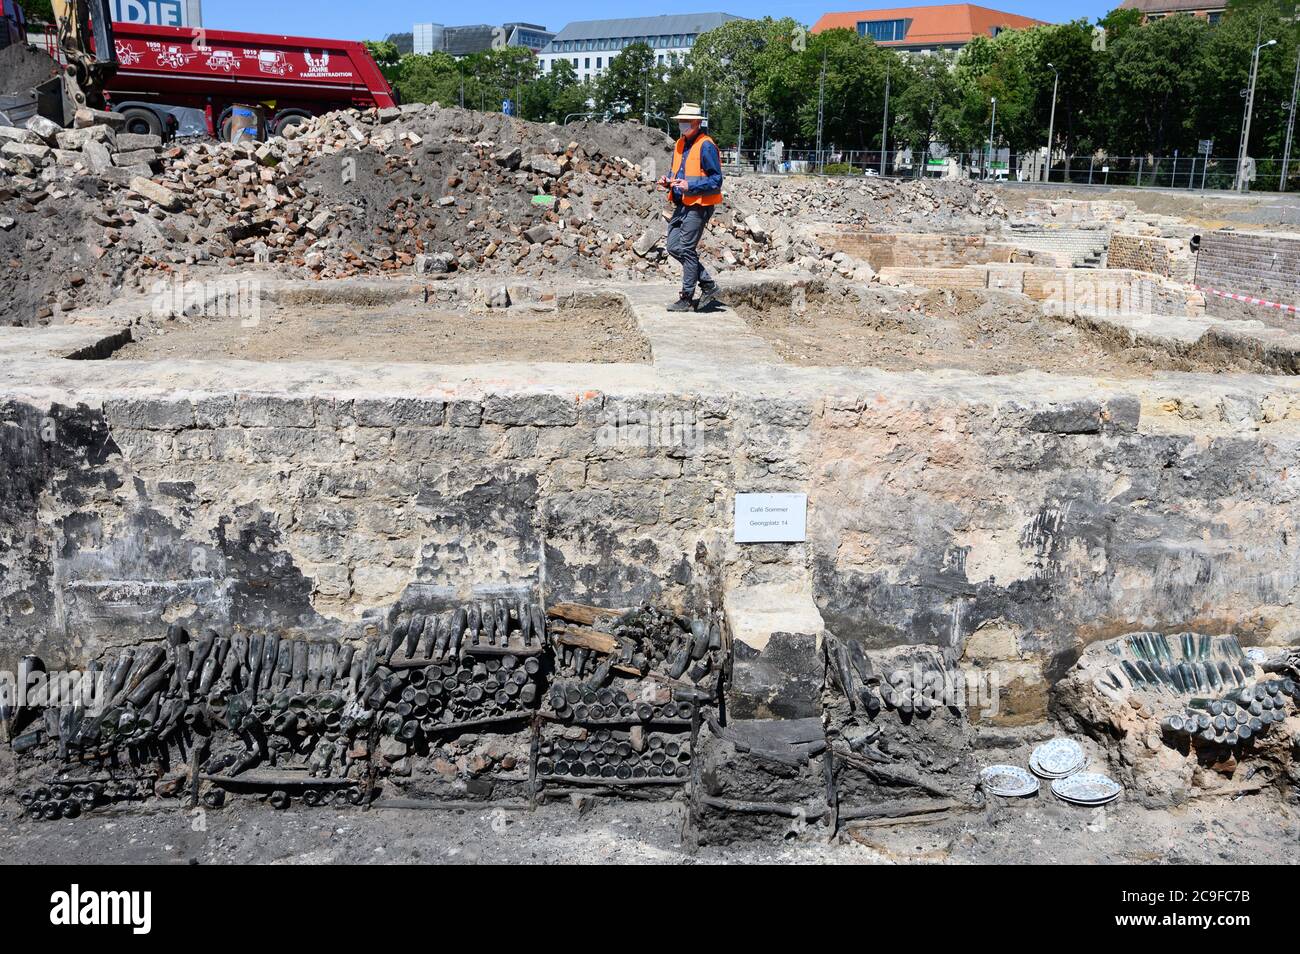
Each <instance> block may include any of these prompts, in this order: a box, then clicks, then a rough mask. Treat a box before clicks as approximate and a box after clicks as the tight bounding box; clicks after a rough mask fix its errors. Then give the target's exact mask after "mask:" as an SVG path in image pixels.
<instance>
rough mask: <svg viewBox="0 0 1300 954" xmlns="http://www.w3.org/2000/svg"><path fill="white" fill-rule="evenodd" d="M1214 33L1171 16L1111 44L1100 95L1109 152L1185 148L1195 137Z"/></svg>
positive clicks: (1191, 19) (1202, 22) (1195, 21)
mask: <svg viewBox="0 0 1300 954" xmlns="http://www.w3.org/2000/svg"><path fill="white" fill-rule="evenodd" d="M1210 29H1211V27H1210V26H1209V25H1208V24H1207V23H1206V21H1205V20H1203V19H1201V18H1199V17H1191V16H1169V17H1162V18H1161V19H1158V20H1154V21H1152V22H1150V23H1147V24H1145V25H1144V26H1142V27H1141V28H1140V29H1130V30H1128V31H1127V32H1124V33H1122V34H1121V35H1120V36H1119V37H1117V38H1116V39H1115V40H1114V41H1112V42H1108V43H1107V57H1108V63H1107V69H1106V71H1105V73H1104V74H1103V78H1102V82H1101V96H1102V98H1103V100H1104V101H1105V102H1106V104H1107V106H1108V109H1107V117H1106V118H1107V122H1108V125H1109V127H1110V135H1109V137H1108V140H1107V142H1106V144H1105V145H1106V147H1107V148H1108V149H1110V150H1113V151H1115V152H1117V153H1118V154H1120V155H1130V156H1132V155H1145V154H1147V153H1152V154H1154V155H1156V156H1162V155H1165V154H1166V151H1167V150H1168V151H1172V150H1173V149H1179V148H1181V149H1183V150H1186V149H1187V146H1188V144H1189V142H1191V141H1192V140H1193V139H1194V137H1195V128H1194V126H1195V123H1194V120H1195V113H1196V108H1197V107H1196V96H1197V92H1198V90H1199V88H1200V85H1201V80H1200V77H1201V76H1202V75H1203V74H1204V73H1205V70H1206V68H1207V64H1206V61H1205V50H1206V47H1207V42H1206V41H1207V39H1208V32H1209V31H1210Z"/></svg>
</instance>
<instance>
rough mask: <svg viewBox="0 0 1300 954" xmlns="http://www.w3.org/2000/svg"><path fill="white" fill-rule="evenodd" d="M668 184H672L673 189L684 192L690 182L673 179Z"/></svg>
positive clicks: (689, 185)
mask: <svg viewBox="0 0 1300 954" xmlns="http://www.w3.org/2000/svg"><path fill="white" fill-rule="evenodd" d="M668 184H669V185H670V186H672V187H673V188H674V189H678V190H680V191H682V192H685V191H686V190H687V189H689V188H690V187H691V184H690V183H689V182H687V181H686V180H685V179H674V180H673V181H672V182H670V183H668Z"/></svg>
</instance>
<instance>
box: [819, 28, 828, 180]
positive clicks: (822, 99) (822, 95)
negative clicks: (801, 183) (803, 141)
mask: <svg viewBox="0 0 1300 954" xmlns="http://www.w3.org/2000/svg"><path fill="white" fill-rule="evenodd" d="M825 117H826V51H825V50H823V51H822V75H821V79H819V80H818V81H817V162H818V168H821V166H822V165H824V164H823V163H822V161H821V158H822V123H823V121H824V119H825Z"/></svg>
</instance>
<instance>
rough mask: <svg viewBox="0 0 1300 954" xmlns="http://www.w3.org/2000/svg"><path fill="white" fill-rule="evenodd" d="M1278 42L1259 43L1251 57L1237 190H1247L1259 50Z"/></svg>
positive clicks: (1238, 160)
mask: <svg viewBox="0 0 1300 954" xmlns="http://www.w3.org/2000/svg"><path fill="white" fill-rule="evenodd" d="M1276 44H1277V40H1269V41H1268V42H1267V43H1261V44H1259V45H1258V46H1256V47H1255V53H1254V55H1252V56H1251V58H1250V85H1249V86H1247V87H1246V115H1245V118H1244V119H1243V120H1242V122H1241V146H1240V147H1239V148H1238V149H1237V182H1236V190H1237V191H1238V192H1245V191H1246V147H1247V146H1248V145H1249V144H1250V120H1251V115H1252V114H1253V113H1254V112H1255V81H1256V80H1258V79H1259V51H1260V50H1262V49H1264V48H1265V47H1267V46H1275V45H1276Z"/></svg>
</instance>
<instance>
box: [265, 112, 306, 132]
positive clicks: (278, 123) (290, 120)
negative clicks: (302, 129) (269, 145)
mask: <svg viewBox="0 0 1300 954" xmlns="http://www.w3.org/2000/svg"><path fill="white" fill-rule="evenodd" d="M307 119H308V117H306V116H304V115H303V114H302V113H288V114H287V115H284V116H280V117H277V118H276V120H275V123H274V125H273V126H272V131H273V132H274V134H275V135H277V136H283V135H284V133H285V130H287V129H288V128H289V127H290V126H301V125H302V124H303V123H305V122H306V121H307Z"/></svg>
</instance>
